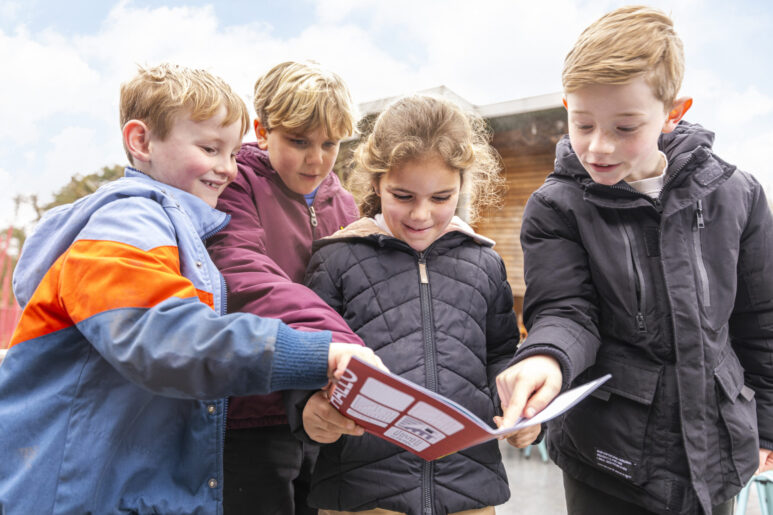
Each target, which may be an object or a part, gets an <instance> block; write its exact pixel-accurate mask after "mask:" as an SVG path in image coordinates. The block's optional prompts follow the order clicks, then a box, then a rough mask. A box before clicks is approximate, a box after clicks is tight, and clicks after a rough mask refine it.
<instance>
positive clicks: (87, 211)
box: [13, 167, 229, 307]
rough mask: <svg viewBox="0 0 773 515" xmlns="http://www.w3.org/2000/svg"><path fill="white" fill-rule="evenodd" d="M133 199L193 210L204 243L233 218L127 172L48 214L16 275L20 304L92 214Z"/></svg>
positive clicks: (132, 171) (183, 193) (28, 244)
mask: <svg viewBox="0 0 773 515" xmlns="http://www.w3.org/2000/svg"><path fill="white" fill-rule="evenodd" d="M128 197H144V198H147V199H149V200H152V201H154V202H157V203H159V204H161V205H162V207H164V208H179V209H183V210H185V211H187V212H188V213H189V214H190V219H191V220H192V222H193V223H194V225H195V227H194V228H195V229H196V231H197V233H198V234H199V235H200V236H201V237H202V239H203V238H205V237H206V236H207V235H209V234H212V233H214V232H215V231H216V230H217V229H218V228H220V227H222V226H223V225H225V224H226V223H228V219H229V216H228V215H226V214H225V213H223V212H221V211H218V210H216V209H213V208H211V207H210V206H209V205H208V204H207V203H206V202H204V201H203V200H201V199H200V198H198V197H196V196H195V195H192V194H190V193H188V192H186V191H183V190H180V189H177V188H175V187H173V186H169V185H168V184H164V183H160V182H158V181H156V180H154V179H152V178H150V177H148V176H147V175H145V174H144V173H142V172H139V171H137V170H135V169H134V168H131V167H127V168H126V170H125V171H124V177H122V178H120V179H118V180H117V181H113V182H110V183H108V184H105V185H104V186H102V187H100V188H99V189H98V190H97V191H96V192H94V193H93V194H91V195H88V196H86V197H83V198H80V199H78V200H76V201H75V202H73V203H72V204H65V205H62V206H57V207H55V208H54V209H52V210H50V211H49V212H47V213H46V214H45V216H44V217H43V219H42V220H41V221H40V222H39V223H38V225H37V226H36V227H35V229H34V231H33V233H32V234H31V235H30V236H29V237H28V238H27V240H26V241H25V242H24V248H23V249H22V253H21V256H19V261H18V263H17V264H16V269H15V270H14V274H13V292H14V295H15V296H16V300H17V301H18V302H19V305H20V306H22V307H24V306H26V305H27V303H28V302H29V300H30V298H31V297H32V294H33V293H34V292H35V290H36V289H37V287H38V284H40V281H41V280H42V279H43V276H44V275H45V274H46V272H48V269H49V268H51V265H53V264H54V262H55V261H56V260H57V259H58V258H59V256H61V255H62V254H63V253H64V252H65V251H66V250H67V249H68V248H69V247H70V245H71V244H72V242H73V241H75V239H76V238H77V236H78V233H80V231H81V230H82V229H83V228H84V227H85V226H86V224H88V222H89V219H90V218H91V215H92V214H94V213H95V212H96V211H98V210H99V209H101V208H102V207H104V206H105V205H107V204H109V203H111V202H114V201H116V200H121V199H124V198H128Z"/></svg>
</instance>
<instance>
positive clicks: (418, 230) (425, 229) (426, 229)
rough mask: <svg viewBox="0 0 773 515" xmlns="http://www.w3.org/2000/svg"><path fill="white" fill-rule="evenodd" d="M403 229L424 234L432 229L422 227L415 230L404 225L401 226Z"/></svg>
mask: <svg viewBox="0 0 773 515" xmlns="http://www.w3.org/2000/svg"><path fill="white" fill-rule="evenodd" d="M403 227H405V228H406V229H407V230H408V231H409V232H426V231H428V230H430V229H432V227H431V226H430V227H424V228H423V229H416V228H414V227H411V226H410V225H405V224H403Z"/></svg>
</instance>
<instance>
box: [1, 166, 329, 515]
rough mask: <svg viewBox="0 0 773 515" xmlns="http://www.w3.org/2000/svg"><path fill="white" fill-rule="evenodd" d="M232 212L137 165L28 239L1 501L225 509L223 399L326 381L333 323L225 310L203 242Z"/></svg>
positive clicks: (7, 397) (4, 422)
mask: <svg viewBox="0 0 773 515" xmlns="http://www.w3.org/2000/svg"><path fill="white" fill-rule="evenodd" d="M227 222H228V217H227V215H225V214H224V213H221V212H219V211H217V210H214V209H212V208H210V207H209V206H207V205H206V204H205V203H204V202H203V201H201V200H200V199H198V198H197V197H195V196H193V195H191V194H188V193H186V192H184V191H181V190H178V189H175V188H173V187H170V186H168V185H165V184H161V183H158V182H156V181H154V180H153V179H151V178H149V177H147V176H145V175H143V174H141V173H139V172H136V171H134V170H132V169H127V172H126V177H124V178H122V179H120V180H118V181H116V182H114V183H111V184H108V185H106V186H104V187H102V188H100V189H99V190H98V191H97V192H96V193H94V194H93V195H90V196H88V197H85V198H83V199H81V200H79V201H77V202H75V203H74V204H70V205H67V206H61V207H59V208H57V209H55V210H52V211H51V212H50V213H49V214H48V215H47V216H46V217H45V218H44V219H43V221H42V222H41V223H40V224H39V226H38V227H37V229H36V231H35V233H34V234H33V235H32V236H30V238H28V240H27V242H26V244H25V246H24V249H23V252H22V255H21V257H20V260H19V263H18V265H17V268H16V272H15V274H14V292H15V294H16V298H17V299H18V300H19V302H20V303H21V305H22V306H24V311H23V313H22V317H21V320H20V322H19V325H18V327H17V329H16V332H15V333H14V336H13V338H12V341H11V348H10V350H9V351H8V354H7V357H6V359H5V361H4V362H3V364H2V367H0V435H1V436H0V456H2V459H0V512H1V513H4V514H9V515H10V514H14V513H19V514H25V515H27V514H31V513H36V514H37V513H98V514H106V513H118V512H121V513H123V512H132V513H164V514H174V513H186V514H189V513H207V514H210V513H221V512H222V504H221V501H222V483H223V470H222V454H223V437H224V430H225V414H226V401H225V400H224V398H225V397H227V396H229V395H249V394H258V393H266V392H269V391H274V390H280V389H285V388H309V389H311V388H318V387H320V386H322V385H324V384H325V382H326V375H327V374H326V372H327V351H328V346H329V343H330V333H328V332H317V333H310V332H298V331H295V330H292V329H290V328H288V327H287V326H285V325H284V324H282V323H281V322H279V321H278V320H272V319H261V318H259V317H257V316H254V315H249V314H233V315H225V312H226V306H225V300H224V299H225V293H226V292H225V283H224V282H223V280H222V277H221V275H220V274H219V272H218V271H217V269H216V268H215V266H214V264H213V263H212V262H211V260H210V259H209V257H208V254H207V251H206V248H205V247H204V242H203V240H204V239H206V238H207V237H208V236H211V235H212V234H214V233H215V232H217V231H218V230H220V229H222V228H223V227H224V226H225V224H226V223H227Z"/></svg>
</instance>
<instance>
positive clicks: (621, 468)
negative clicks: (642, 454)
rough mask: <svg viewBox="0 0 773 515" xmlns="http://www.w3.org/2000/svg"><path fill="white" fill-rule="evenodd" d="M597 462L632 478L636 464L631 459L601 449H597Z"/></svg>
mask: <svg viewBox="0 0 773 515" xmlns="http://www.w3.org/2000/svg"><path fill="white" fill-rule="evenodd" d="M596 464H597V465H598V466H599V467H601V468H603V469H606V470H609V471H610V472H614V473H615V474H617V475H618V476H622V477H624V478H626V479H631V473H632V472H633V471H632V470H631V469H633V468H634V467H635V466H636V465H635V464H634V463H633V462H632V461H631V460H627V459H625V458H621V457H619V456H615V455H614V454H610V453H608V452H606V451H602V450H601V449H596Z"/></svg>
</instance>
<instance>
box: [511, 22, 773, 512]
mask: <svg viewBox="0 0 773 515" xmlns="http://www.w3.org/2000/svg"><path fill="white" fill-rule="evenodd" d="M683 68H684V65H683V50H682V43H681V41H680V39H679V37H678V36H677V35H676V33H675V32H674V29H673V24H672V21H671V20H670V19H669V17H668V16H666V15H665V14H663V13H662V12H660V11H658V10H654V9H650V8H647V7H626V8H622V9H618V10H616V11H613V12H611V13H609V14H607V15H605V16H603V17H602V18H600V19H599V20H598V21H596V22H595V23H593V24H591V25H590V26H589V27H588V28H587V29H586V30H585V31H584V32H583V33H582V35H581V36H580V38H579V40H578V41H577V43H576V44H575V46H574V48H573V49H572V50H571V52H569V54H568V55H567V57H566V61H565V63H564V71H563V85H564V94H565V96H564V105H565V106H566V109H567V111H568V120H569V136H568V138H566V137H565V138H564V139H563V140H561V141H560V142H559V143H558V145H557V149H556V165H555V171H554V172H553V173H552V174H551V175H550V176H549V177H548V178H547V180H546V181H545V184H544V185H543V186H542V187H540V188H539V190H537V191H536V192H535V193H534V194H533V195H532V197H531V198H530V200H529V202H528V203H527V206H526V210H525V213H524V221H523V227H522V232H521V244H522V246H523V250H524V260H525V279H526V296H525V301H524V312H525V320H526V326H527V328H528V329H529V333H528V337H527V338H526V340H525V342H524V343H523V344H522V345H521V347H520V349H519V351H518V353H517V355H516V360H517V361H518V364H517V365H516V367H515V368H514V373H512V374H511V375H510V376H509V377H507V378H506V381H507V382H512V383H514V384H517V389H516V392H515V393H514V395H513V396H512V398H510V399H508V400H507V403H509V404H511V405H512V406H514V410H513V411H515V412H516V413H521V410H522V408H524V407H525V410H524V412H525V414H526V415H527V416H530V415H531V414H533V413H534V412H535V411H538V410H539V409H541V408H542V407H543V406H544V405H545V403H546V402H547V401H549V400H550V399H551V398H552V397H553V396H554V395H555V394H556V392H558V390H559V389H560V388H567V387H569V386H570V385H571V384H573V383H581V382H583V381H585V380H587V379H589V378H593V377H598V376H600V375H602V374H605V373H611V374H612V378H611V379H610V380H609V381H608V382H607V383H605V384H604V386H602V387H601V388H600V390H599V391H598V393H596V394H594V396H593V397H591V398H589V399H587V400H585V401H584V402H583V403H581V404H579V405H578V406H577V407H576V408H574V409H572V410H570V411H569V412H567V413H566V414H565V415H564V416H562V417H560V418H558V419H557V420H555V421H551V423H550V424H549V427H548V431H547V435H548V436H547V438H548V449H549V452H550V454H551V457H552V458H553V460H554V461H555V462H556V463H557V464H558V465H559V466H560V467H561V468H562V469H563V472H564V489H565V492H566V503H567V509H568V512H569V513H570V514H591V513H592V514H594V515H598V514H602V515H603V514H620V513H625V514H628V515H630V514H644V513H705V514H712V513H713V514H730V513H731V512H732V508H733V497H734V496H735V495H736V494H737V493H738V492H739V490H741V488H742V487H743V485H744V484H745V483H746V482H747V481H748V480H749V478H750V477H751V476H752V474H754V473H755V471H759V470H766V469H768V468H770V466H771V452H770V450H769V449H773V360H771V350H772V349H773V323H771V321H773V261H771V259H770V256H771V255H773V224H772V223H771V221H772V220H771V212H770V208H769V207H768V204H767V202H766V200H765V194H764V193H763V190H762V188H761V187H760V185H759V183H758V182H757V181H756V180H755V179H754V178H753V177H752V176H751V175H749V174H747V173H745V172H742V171H740V170H738V169H737V168H736V167H735V166H732V165H730V164H728V163H726V162H724V161H722V160H721V159H720V158H719V157H717V156H716V155H715V154H714V153H713V152H712V150H711V144H712V141H713V137H714V135H713V133H711V132H709V131H707V130H705V129H704V128H703V127H701V126H699V125H695V124H690V123H687V122H685V121H682V117H683V116H684V114H685V113H686V112H687V110H688V109H689V107H690V105H691V103H692V100H691V99H690V98H688V97H680V96H678V93H679V89H680V86H681V82H682V75H683Z"/></svg>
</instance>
